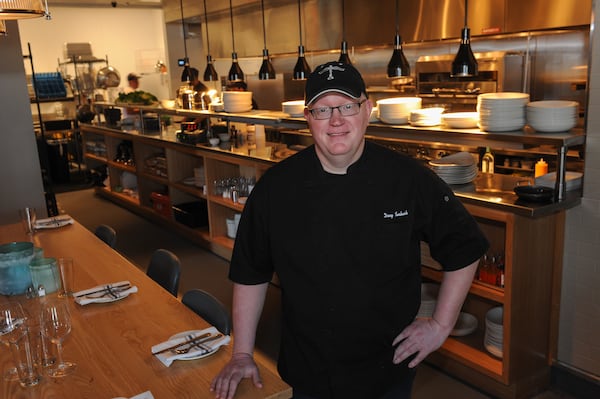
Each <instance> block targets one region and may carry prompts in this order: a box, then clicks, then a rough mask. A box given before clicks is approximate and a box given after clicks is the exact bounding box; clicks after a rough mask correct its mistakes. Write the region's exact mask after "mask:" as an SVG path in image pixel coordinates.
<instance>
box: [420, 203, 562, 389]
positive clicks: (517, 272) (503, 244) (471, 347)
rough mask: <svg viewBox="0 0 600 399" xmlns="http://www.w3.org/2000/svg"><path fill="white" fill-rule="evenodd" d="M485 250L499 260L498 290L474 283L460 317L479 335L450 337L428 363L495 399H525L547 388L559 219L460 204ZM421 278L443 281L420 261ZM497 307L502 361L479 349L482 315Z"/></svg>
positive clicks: (427, 263)
mask: <svg viewBox="0 0 600 399" xmlns="http://www.w3.org/2000/svg"><path fill="white" fill-rule="evenodd" d="M466 207H467V209H468V210H469V212H470V213H471V214H472V215H473V216H475V218H476V219H477V220H478V222H479V224H480V226H481V228H482V230H483V231H484V233H485V234H486V236H487V237H488V239H489V240H490V243H491V248H490V252H491V253H500V254H504V265H505V269H504V270H505V280H504V282H505V284H504V288H500V287H496V286H493V285H490V284H485V283H481V282H479V281H474V282H473V284H472V286H471V289H470V292H469V295H468V297H467V300H466V301H465V304H464V306H463V311H465V312H467V313H470V314H473V315H475V316H476V318H477V320H478V327H477V330H476V331H475V332H474V333H472V334H469V335H467V336H463V337H449V338H448V339H447V340H446V342H445V343H444V345H443V346H442V348H440V349H439V350H438V351H437V352H436V353H434V354H432V355H431V356H430V357H429V358H428V360H429V361H430V362H432V363H434V364H436V365H438V366H439V367H441V368H442V369H443V370H444V371H446V372H448V373H451V374H453V375H456V376H458V377H459V378H461V379H464V380H466V381H469V382H470V383H472V384H473V385H475V386H477V387H479V388H481V389H482V390H484V391H485V392H488V393H490V394H492V395H493V396H494V397H500V398H525V397H531V396H532V395H534V394H535V393H537V392H538V391H540V390H542V389H543V388H544V387H547V386H549V385H550V365H551V361H552V358H553V354H554V345H555V337H554V336H553V334H554V333H555V332H556V331H557V323H558V306H559V300H560V288H559V287H560V278H561V262H562V248H563V238H564V237H563V230H564V229H563V228H564V212H558V213H554V214H551V215H548V216H545V217H540V218H529V217H524V216H519V215H516V214H514V213H508V212H503V211H497V210H492V209H489V208H484V207H480V206H473V205H469V204H467V205H466ZM424 259H425V262H424V263H425V265H424V266H423V276H424V278H425V279H426V280H427V279H428V280H433V281H437V282H439V281H441V273H440V272H439V271H438V270H436V265H435V264H433V263H432V262H430V261H428V260H427V257H426V256H425V257H424ZM497 306H502V307H503V310H504V312H503V342H502V358H499V357H497V356H494V355H492V354H491V353H489V352H488V351H487V350H486V349H485V348H484V336H485V329H486V321H485V319H486V313H487V312H488V310H490V309H491V308H493V307H497Z"/></svg>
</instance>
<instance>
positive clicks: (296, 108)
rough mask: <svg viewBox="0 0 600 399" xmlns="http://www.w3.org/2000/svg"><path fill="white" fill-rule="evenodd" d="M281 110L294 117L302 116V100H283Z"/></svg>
mask: <svg viewBox="0 0 600 399" xmlns="http://www.w3.org/2000/svg"><path fill="white" fill-rule="evenodd" d="M281 110H282V111H283V112H285V113H286V114H289V115H290V116H292V117H295V118H298V117H301V116H304V100H293V101H284V102H282V103H281Z"/></svg>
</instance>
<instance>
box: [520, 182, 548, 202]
mask: <svg viewBox="0 0 600 399" xmlns="http://www.w3.org/2000/svg"><path fill="white" fill-rule="evenodd" d="M514 190H515V193H516V194H517V195H518V196H519V198H520V199H522V200H525V201H532V202H548V201H552V199H553V198H554V189H553V188H550V187H545V186H517V187H515V189H514Z"/></svg>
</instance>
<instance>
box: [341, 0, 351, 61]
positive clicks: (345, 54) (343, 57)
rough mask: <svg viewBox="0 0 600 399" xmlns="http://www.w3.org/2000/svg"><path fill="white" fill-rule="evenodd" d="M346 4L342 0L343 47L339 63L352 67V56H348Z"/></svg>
mask: <svg viewBox="0 0 600 399" xmlns="http://www.w3.org/2000/svg"><path fill="white" fill-rule="evenodd" d="M344 3H345V1H344V0H342V46H341V50H340V58H339V59H338V61H339V62H343V63H344V64H348V65H352V61H350V56H348V42H347V41H346V18H345V12H344V9H345V7H344Z"/></svg>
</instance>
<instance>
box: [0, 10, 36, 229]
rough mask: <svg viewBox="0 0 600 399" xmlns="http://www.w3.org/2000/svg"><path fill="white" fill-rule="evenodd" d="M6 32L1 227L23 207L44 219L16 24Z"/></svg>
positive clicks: (0, 95)
mask: <svg viewBox="0 0 600 399" xmlns="http://www.w3.org/2000/svg"><path fill="white" fill-rule="evenodd" d="M7 29H8V32H9V33H8V36H6V37H0V54H2V62H0V87H2V90H1V91H0V142H1V143H2V145H0V181H1V182H2V194H0V223H1V224H4V223H14V222H17V221H18V220H19V213H18V210H19V208H22V207H24V206H32V207H35V208H36V209H37V211H38V213H39V214H40V215H42V216H46V205H45V200H44V195H43V194H44V188H43V185H42V173H41V170H40V163H39V160H38V154H37V147H36V143H35V134H34V132H33V121H32V118H31V112H30V110H29V95H28V94H27V86H26V82H25V74H24V66H23V55H22V54H21V49H20V43H19V30H18V26H17V23H16V22H14V21H7Z"/></svg>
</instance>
